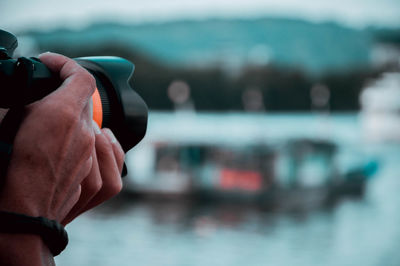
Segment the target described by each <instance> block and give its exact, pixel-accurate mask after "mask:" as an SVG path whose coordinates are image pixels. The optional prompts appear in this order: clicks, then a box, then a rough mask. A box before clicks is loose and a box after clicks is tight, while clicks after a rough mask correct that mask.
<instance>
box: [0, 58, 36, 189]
mask: <svg viewBox="0 0 400 266" xmlns="http://www.w3.org/2000/svg"><path fill="white" fill-rule="evenodd" d="M32 73H33V63H32V61H31V60H30V59H28V58H25V57H21V58H18V61H17V63H16V65H15V69H14V75H15V79H14V80H16V84H13V88H8V89H12V90H17V91H18V94H19V95H20V99H21V101H20V103H15V104H14V105H13V107H11V108H10V109H9V111H8V112H7V114H6V115H5V117H4V119H3V121H2V122H1V124H0V182H4V180H5V177H6V175H7V170H8V165H9V164H10V159H11V155H12V151H13V143H14V139H15V136H16V135H17V132H18V130H19V127H20V125H21V123H22V120H23V118H24V115H25V106H24V105H23V102H24V99H25V97H26V92H27V90H28V89H29V88H30V86H31V82H32ZM21 103H22V104H21Z"/></svg>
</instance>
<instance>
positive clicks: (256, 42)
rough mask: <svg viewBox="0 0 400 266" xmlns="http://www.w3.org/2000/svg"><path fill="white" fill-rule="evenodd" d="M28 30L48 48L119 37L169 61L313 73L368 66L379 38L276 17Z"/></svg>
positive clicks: (119, 42) (100, 42)
mask: <svg viewBox="0 0 400 266" xmlns="http://www.w3.org/2000/svg"><path fill="white" fill-rule="evenodd" d="M25 34H28V35H30V36H32V37H33V38H34V39H35V40H36V41H37V42H38V44H39V46H40V48H41V49H43V50H48V49H53V48H54V47H60V46H64V48H65V47H68V48H67V49H72V50H74V49H82V48H85V49H86V50H87V49H88V47H89V48H90V47H93V49H96V48H97V47H99V46H102V45H107V46H110V45H111V44H113V43H115V44H116V45H117V46H121V45H122V46H123V47H128V48H132V49H133V50H135V51H140V52H141V53H143V54H145V55H147V56H149V57H150V58H153V59H154V60H156V61H159V62H160V63H163V64H164V65H168V66H184V67H187V66H191V67H193V66H194V67H198V66H210V65H213V66H215V65H217V66H218V65H219V66H221V67H223V68H227V69H228V70H230V69H232V70H235V69H238V68H240V67H242V66H244V65H249V64H250V65H251V64H256V65H263V64H267V63H273V64H274V65H281V66H284V67H289V68H301V69H303V70H305V71H306V72H309V73H314V74H321V73H325V72H328V71H332V70H347V69H354V68H362V67H365V66H368V65H369V64H370V53H371V50H372V48H373V44H374V39H373V36H372V35H371V31H368V30H356V29H351V28H346V27H343V26H340V25H338V24H334V23H320V24H317V23H311V22H306V21H301V20H291V19H276V18H263V19H254V20H242V19H227V20H217V19H215V20H205V21H176V22H168V23H163V24H140V25H119V24H108V23H103V24H96V25H92V26H90V27H88V28H85V29H83V30H79V31H73V30H65V29H64V30H57V31H52V32H45V33H44V32H26V33H25ZM64 50H65V49H64Z"/></svg>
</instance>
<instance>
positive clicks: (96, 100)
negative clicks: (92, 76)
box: [92, 89, 103, 128]
mask: <svg viewBox="0 0 400 266" xmlns="http://www.w3.org/2000/svg"><path fill="white" fill-rule="evenodd" d="M92 101H93V120H94V121H95V122H96V123H97V125H99V127H100V128H101V126H102V124H103V106H102V105H101V98H100V93H99V90H98V89H96V90H95V92H94V93H93V95H92Z"/></svg>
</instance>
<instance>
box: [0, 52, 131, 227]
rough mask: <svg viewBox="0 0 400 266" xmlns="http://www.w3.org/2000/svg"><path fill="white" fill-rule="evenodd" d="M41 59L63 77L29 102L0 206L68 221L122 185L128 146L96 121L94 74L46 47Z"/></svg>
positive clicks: (64, 222) (104, 198)
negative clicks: (126, 147)
mask: <svg viewBox="0 0 400 266" xmlns="http://www.w3.org/2000/svg"><path fill="white" fill-rule="evenodd" d="M40 59H41V61H42V62H43V63H44V64H46V65H47V66H48V67H49V68H50V69H51V70H52V71H54V72H58V73H60V78H61V79H62V80H63V81H64V82H63V84H62V85H61V86H60V88H58V89H57V90H56V91H54V92H53V93H51V94H50V95H48V96H46V97H45V98H43V99H42V100H40V101H38V102H35V103H33V104H31V105H29V106H28V107H27V115H26V117H25V119H24V121H23V122H22V124H21V127H20V129H19V131H18V133H17V136H16V139H15V142H14V151H13V155H12V158H11V162H10V165H9V169H8V174H7V178H6V180H5V186H4V187H3V188H2V190H1V191H0V210H8V211H13V212H19V213H24V214H27V215H31V216H43V217H46V218H49V219H54V220H57V221H59V222H61V223H63V224H67V223H69V222H70V221H72V220H73V219H74V218H75V217H76V216H78V215H79V214H80V213H82V212H84V211H86V210H88V209H90V208H92V207H94V206H96V205H98V204H100V203H102V202H103V201H105V200H107V199H109V198H110V197H112V196H114V195H115V194H117V193H118V192H119V191H120V190H121V188H122V183H121V177H120V175H121V171H122V166H123V160H124V152H123V150H122V148H121V146H120V145H119V143H118V142H117V141H116V139H115V137H114V135H113V134H112V132H111V131H110V130H109V129H100V128H98V126H97V125H95V123H93V120H92V102H91V96H92V94H93V92H94V90H95V87H96V84H95V80H94V78H93V77H92V76H91V75H90V74H89V73H88V72H87V71H86V70H85V69H83V68H82V67H81V66H79V65H78V64H77V63H76V62H75V61H73V60H71V59H69V58H67V57H64V56H61V55H57V54H51V53H46V54H43V55H41V56H40Z"/></svg>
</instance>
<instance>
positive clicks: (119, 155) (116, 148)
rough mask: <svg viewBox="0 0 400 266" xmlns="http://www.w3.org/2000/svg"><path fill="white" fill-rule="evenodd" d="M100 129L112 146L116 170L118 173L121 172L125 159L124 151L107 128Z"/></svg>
mask: <svg viewBox="0 0 400 266" xmlns="http://www.w3.org/2000/svg"><path fill="white" fill-rule="evenodd" d="M102 131H103V133H104V135H105V136H106V137H107V138H108V141H109V142H110V144H111V146H112V149H113V152H114V157H115V160H116V163H117V166H118V170H119V172H120V173H122V167H123V166H124V160H125V153H124V151H123V149H122V146H121V144H120V143H119V142H118V140H117V138H116V137H115V136H114V133H112V131H111V130H110V129H109V128H103V129H102Z"/></svg>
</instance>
